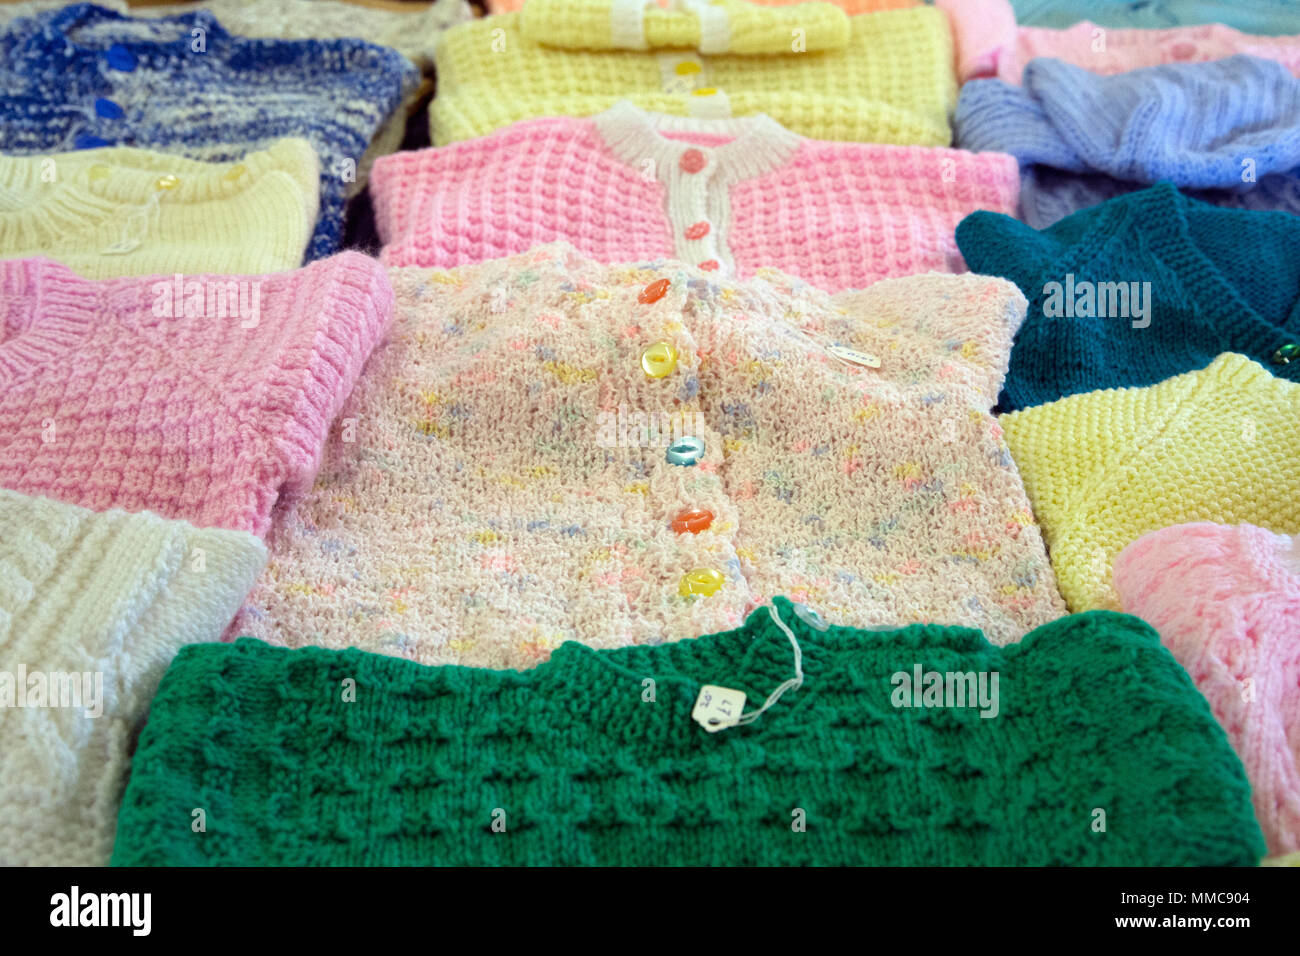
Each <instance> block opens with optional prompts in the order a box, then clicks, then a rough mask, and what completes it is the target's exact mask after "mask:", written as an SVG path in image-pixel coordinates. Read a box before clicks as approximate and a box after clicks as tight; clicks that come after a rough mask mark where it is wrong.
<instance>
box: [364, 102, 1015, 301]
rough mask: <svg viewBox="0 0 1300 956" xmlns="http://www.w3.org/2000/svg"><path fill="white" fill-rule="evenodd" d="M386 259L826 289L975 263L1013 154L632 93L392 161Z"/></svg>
mask: <svg viewBox="0 0 1300 956" xmlns="http://www.w3.org/2000/svg"><path fill="white" fill-rule="evenodd" d="M370 189H371V195H372V196H373V197H374V204H375V216H376V222H377V225H378V229H379V235H380V237H381V238H382V239H383V241H384V243H385V248H384V251H383V260H384V261H385V262H386V263H387V264H389V265H392V266H424V267H452V266H458V265H465V264H470V263H474V262H481V261H485V260H487V259H493V258H500V257H503V256H508V255H515V254H518V253H520V252H524V251H526V250H528V249H529V248H531V247H533V246H534V245H538V244H541V243H546V242H553V241H556V240H564V241H567V242H570V243H572V244H573V246H574V247H575V248H577V249H578V250H579V251H580V252H582V253H583V254H585V255H588V256H590V257H592V258H594V259H596V260H597V261H600V262H608V263H614V262H630V261H639V260H645V259H655V258H678V259H681V260H683V261H685V262H687V263H690V264H691V265H696V266H699V267H700V268H703V269H705V270H706V271H707V270H711V271H715V272H718V273H719V274H720V275H731V276H735V277H736V278H741V279H744V278H748V277H750V276H751V275H753V273H754V272H755V270H756V269H759V268H763V267H772V268H777V269H780V270H782V271H784V272H787V273H789V274H791V275H796V276H798V277H800V278H801V279H804V280H805V281H807V282H809V283H812V284H813V285H815V286H817V287H819V288H821V289H824V290H826V291H828V292H839V291H843V290H845V289H851V288H861V287H863V286H866V285H869V284H870V283H872V282H875V281H877V280H880V279H886V278H896V277H900V276H905V275H913V274H917V273H921V272H930V271H939V272H961V271H964V268H965V266H964V263H963V261H962V258H961V255H960V253H959V252H958V251H957V245H956V241H955V239H954V230H955V229H956V226H957V223H959V222H960V221H961V220H962V219H963V218H964V217H966V216H967V215H969V214H970V213H972V212H974V211H975V210H977V209H991V210H995V211H997V212H1003V213H1006V214H1008V215H1013V214H1014V213H1015V209H1016V203H1017V200H1018V198H1019V176H1018V171H1017V166H1016V162H1015V160H1014V159H1013V158H1012V157H1010V156H1007V155H1004V154H1002V153H979V154H977V153H969V152H964V151H961V150H951V149H929V148H923V147H911V146H885V145H873V144H864V143H839V142H835V143H831V142H821V141H817V140H810V139H804V138H803V137H800V136H797V135H796V134H794V133H792V132H790V131H789V130H787V129H785V128H784V127H782V126H781V125H780V124H778V123H777V122H776V121H775V120H772V119H771V118H769V117H767V116H763V115H759V116H752V117H745V118H741V119H725V120H719V119H698V118H684V117H676V116H664V115H661V114H653V113H647V112H645V111H643V110H641V109H640V108H638V107H636V106H634V105H632V104H631V103H628V102H626V101H624V102H621V103H619V104H617V105H616V106H614V107H613V108H611V109H609V110H607V111H606V112H604V113H602V114H599V115H597V116H594V117H590V118H582V119H576V118H572V117H548V118H544V119H535V120H527V121H524V122H521V123H516V124H514V125H512V126H509V127H506V128H504V129H502V130H499V131H498V132H496V133H494V134H492V135H490V136H484V137H481V138H479V139H473V140H467V141H465V142H461V143H454V144H452V145H449V146H444V147H441V148H438V149H427V150H422V151H418V152H403V153H394V154H392V155H390V156H386V157H384V158H382V159H380V160H379V161H378V162H377V163H376V164H375V168H374V172H373V174H372V177H371V181H370Z"/></svg>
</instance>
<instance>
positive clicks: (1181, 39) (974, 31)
mask: <svg viewBox="0 0 1300 956" xmlns="http://www.w3.org/2000/svg"><path fill="white" fill-rule="evenodd" d="M935 5H936V6H938V7H941V8H942V9H943V10H945V11H946V12H947V13H948V15H949V16H950V17H951V18H952V30H953V39H954V42H955V43H956V46H957V62H958V71H957V72H958V76H959V77H960V79H961V80H962V82H965V81H967V80H971V79H974V78H976V77H982V76H996V77H997V78H998V79H1000V80H1005V81H1006V82H1007V83H1019V82H1020V79H1021V74H1022V73H1023V72H1024V70H1025V67H1026V66H1027V65H1028V64H1029V61H1030V60H1032V59H1033V58H1034V57H1040V56H1046V57H1054V58H1056V59H1059V60H1065V61H1067V62H1069V63H1073V64H1074V65H1075V66H1080V67H1083V68H1084V69H1085V70H1088V71H1090V72H1092V73H1102V74H1111V73H1123V72H1125V71H1127V70H1136V69H1139V68H1141V67H1144V66H1159V65H1160V64H1162V63H1205V62H1208V61H1210V60H1222V59H1224V58H1225V57H1229V56H1233V55H1234V54H1237V53H1247V54H1250V55H1251V56H1258V57H1262V58H1264V59H1266V60H1276V61H1277V62H1278V63H1281V64H1282V65H1283V66H1284V67H1286V68H1287V70H1288V71H1290V72H1291V73H1293V74H1295V75H1297V76H1300V36H1297V35H1295V34H1296V33H1297V32H1300V30H1291V31H1289V32H1290V33H1291V35H1288V36H1254V35H1251V34H1249V33H1241V32H1239V31H1237V30H1234V29H1232V28H1231V27H1227V26H1224V25H1223V24H1221V23H1207V24H1205V25H1203V26H1184V27H1172V28H1170V29H1167V30H1124V29H1110V28H1107V27H1102V26H1098V25H1097V24H1096V23H1092V22H1089V21H1088V20H1084V21H1082V22H1080V23H1075V24H1073V25H1072V26H1070V27H1069V28H1068V29H1064V30H1052V29H1047V28H1044V27H1028V26H1022V27H1017V26H1016V17H1015V13H1014V11H1013V10H1012V9H1011V4H1010V3H1009V2H1008V0H935Z"/></svg>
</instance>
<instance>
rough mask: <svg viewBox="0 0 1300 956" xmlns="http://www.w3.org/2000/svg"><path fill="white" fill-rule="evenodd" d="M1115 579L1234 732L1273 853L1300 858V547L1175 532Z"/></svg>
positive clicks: (1128, 557) (1253, 532) (1160, 536)
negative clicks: (1296, 855)
mask: <svg viewBox="0 0 1300 956" xmlns="http://www.w3.org/2000/svg"><path fill="white" fill-rule="evenodd" d="M1114 576H1115V588H1116V590H1117V591H1118V593H1119V597H1120V601H1121V602H1122V603H1123V605H1124V609H1125V610H1126V611H1128V612H1130V613H1132V614H1136V615H1138V616H1140V617H1141V618H1142V619H1143V620H1145V621H1146V622H1147V623H1149V624H1150V625H1151V626H1152V627H1154V628H1155V629H1156V630H1157V631H1158V632H1159V633H1160V639H1161V641H1162V642H1163V643H1164V645H1165V647H1167V648H1169V650H1170V651H1172V652H1173V655H1174V657H1176V658H1177V659H1178V663H1180V664H1182V665H1183V667H1184V668H1186V669H1187V673H1189V674H1190V675H1191V676H1192V679H1193V680H1194V681H1196V686H1197V687H1198V688H1200V691H1201V693H1203V694H1204V695H1205V697H1206V699H1207V700H1208V701H1209V702H1210V707H1211V708H1212V709H1213V711H1214V716H1215V717H1216V718H1218V721H1219V723H1220V724H1221V725H1222V726H1223V729H1224V730H1226V731H1227V732H1228V738H1229V740H1231V741H1232V746H1233V748H1234V749H1235V750H1236V751H1237V754H1238V756H1240V757H1241V760H1242V763H1243V764H1245V767H1246V775H1247V776H1248V777H1249V778H1250V786H1251V791H1252V794H1253V800H1254V804H1255V817H1256V819H1258V820H1259V824H1260V827H1261V829H1262V830H1263V831H1264V837H1265V839H1266V840H1267V841H1268V850H1269V853H1273V854H1281V853H1293V852H1295V851H1297V850H1300V641H1298V640H1297V637H1300V537H1291V536H1288V535H1280V534H1274V533H1272V532H1271V531H1267V530H1266V529H1264V528H1257V527H1255V526H1254V525H1248V524H1245V525H1237V526H1234V527H1228V526H1224V525H1216V524H1208V523H1195V524H1183V525H1175V526H1173V527H1170V528H1162V529H1161V530H1159V531H1154V532H1152V533H1151V534H1148V535H1144V536H1143V537H1141V538H1139V539H1138V540H1137V541H1135V542H1134V543H1133V544H1131V545H1129V546H1128V547H1127V548H1125V549H1124V550H1123V552H1121V553H1120V555H1119V557H1117V558H1116V559H1115V570H1114Z"/></svg>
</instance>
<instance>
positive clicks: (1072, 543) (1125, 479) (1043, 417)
mask: <svg viewBox="0 0 1300 956" xmlns="http://www.w3.org/2000/svg"><path fill="white" fill-rule="evenodd" d="M1001 422H1002V425H1003V427H1004V428H1005V429H1006V436H1007V443H1008V444H1009V445H1010V446H1011V452H1012V455H1013V456H1014V457H1015V460H1016V462H1017V464H1019V466H1020V470H1021V473H1022V474H1023V475H1024V479H1025V487H1026V488H1027V489H1028V491H1029V498H1030V500H1031V501H1032V502H1033V503H1034V514H1035V516H1036V517H1037V518H1038V521H1039V523H1040V524H1041V526H1042V529H1043V536H1044V537H1045V538H1046V539H1047V546H1048V551H1049V553H1050V554H1051V556H1052V565H1053V566H1054V567H1055V568H1056V576H1057V579H1058V581H1059V582H1060V585H1061V593H1062V594H1063V595H1065V600H1066V603H1067V604H1069V606H1070V609H1071V610H1072V611H1085V610H1089V609H1091V608H1099V607H1100V608H1111V609H1114V610H1118V609H1119V607H1120V604H1119V600H1118V597H1117V595H1116V594H1115V589H1114V585H1113V584H1112V581H1111V565H1112V563H1113V562H1114V560H1115V556H1116V555H1117V554H1119V552H1120V551H1121V550H1123V549H1124V548H1125V547H1127V546H1128V545H1129V544H1130V543H1132V542H1133V541H1135V540H1137V538H1139V537H1141V536H1142V535H1143V534H1146V533H1147V532H1149V531H1155V530H1156V529H1158V528H1163V527H1165V526H1167V525H1173V524H1181V523H1184V522H1189V521H1214V522H1219V523H1221V524H1236V523H1240V522H1245V523H1249V524H1255V525H1259V526H1261V527H1264V528H1267V529H1268V530H1270V531H1274V532H1277V533H1282V534H1296V533H1300V428H1297V427H1296V423H1297V422H1300V385H1296V384H1295V383H1293V382H1284V381H1282V380H1281V379H1278V378H1274V377H1273V376H1271V375H1270V374H1269V373H1268V372H1267V371H1266V370H1265V369H1264V368H1262V367H1261V366H1259V365H1257V364H1255V363H1254V362H1251V361H1249V360H1248V359H1246V358H1245V357H1244V356H1241V355H1232V354H1226V355H1222V356H1220V357H1219V358H1218V359H1216V360H1215V361H1214V362H1213V363H1212V364H1211V365H1210V366H1209V367H1207V368H1205V369H1203V370H1200V371H1197V372H1189V373H1187V374H1186V375H1179V376H1177V377H1175V378H1171V379H1169V380H1168V381H1165V382H1161V383H1160V384H1159V385H1154V386H1151V387H1148V388H1129V389H1115V390H1107V391H1098V392H1089V393H1086V394H1083V395H1072V396H1071V397H1069V398H1063V399H1061V400H1060V401H1059V402H1052V403H1051V404H1048V405H1040V406H1038V407H1037V408H1031V409H1028V410H1026V411H1022V412H1016V413H1014V414H1012V415H1004V416H1002V418H1001ZM1184 594H1186V592H1184Z"/></svg>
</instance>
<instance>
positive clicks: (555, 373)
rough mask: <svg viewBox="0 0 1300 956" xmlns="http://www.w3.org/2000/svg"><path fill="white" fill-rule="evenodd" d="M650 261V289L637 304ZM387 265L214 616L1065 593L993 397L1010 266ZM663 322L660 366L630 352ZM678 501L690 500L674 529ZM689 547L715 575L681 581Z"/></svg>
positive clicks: (305, 619) (501, 651)
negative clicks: (243, 582) (323, 410)
mask: <svg viewBox="0 0 1300 956" xmlns="http://www.w3.org/2000/svg"><path fill="white" fill-rule="evenodd" d="M661 277H662V278H668V279H670V280H671V283H672V286H671V288H670V291H669V293H668V294H667V295H666V296H665V297H664V298H663V299H661V300H659V301H658V302H656V303H654V304H652V305H646V304H642V303H640V302H638V301H637V298H638V294H639V293H640V292H641V290H642V289H643V288H644V287H645V286H646V285H647V284H648V283H650V282H652V281H655V280H658V279H660V278H661ZM392 279H393V282H394V286H395V289H396V292H397V296H398V317H397V319H396V320H395V322H394V327H393V331H392V334H391V335H390V337H389V338H388V340H387V341H386V343H385V344H384V345H382V346H381V347H380V348H379V349H377V350H376V352H375V355H374V356H373V357H372V359H371V362H370V364H369V366H368V367H367V373H366V375H365V376H364V378H363V379H362V380H361V381H360V382H359V383H358V385H357V388H356V391H354V392H353V394H352V396H351V398H350V399H349V400H348V403H347V405H346V406H345V407H344V408H343V410H342V411H341V412H340V414H339V421H338V423H337V424H336V427H335V429H334V431H333V433H332V434H331V437H330V440H329V442H328V444H327V449H326V452H325V458H324V461H323V463H322V467H321V472H320V477H319V479H318V481H317V484H316V487H315V489H314V490H313V492H312V494H311V495H310V497H309V498H308V499H307V500H306V501H304V502H302V504H301V505H300V506H299V507H298V508H297V509H295V511H294V513H293V514H292V515H289V516H287V517H286V521H285V524H284V527H283V530H282V533H281V534H278V535H277V536H276V537H275V539H274V543H273V547H272V554H273V559H272V562H271V564H270V566H269V567H268V569H267V573H266V575H265V577H264V578H263V580H262V581H261V582H260V583H259V585H258V587H257V589H256V590H255V591H254V592H253V594H252V595H251V596H250V598H249V607H248V608H247V609H246V610H245V612H244V613H243V614H241V617H240V619H239V621H238V622H237V627H236V630H237V631H238V633H241V634H248V635H252V636H254V637H259V638H263V639H266V640H270V641H273V642H275V643H281V644H288V645H293V646H298V645H303V644H314V645H319V646H325V647H336V648H337V647H347V646H357V647H361V648H364V649H366V650H370V651H379V652H382V653H386V654H395V655H404V656H407V657H411V658H413V659H415V660H418V661H420V662H422V663H439V664H443V663H456V664H471V665H475V666H490V667H517V668H525V667H530V666H533V665H534V664H536V663H538V662H539V661H541V660H544V659H545V658H546V657H547V656H548V655H549V654H550V652H551V651H552V650H554V649H555V648H556V647H558V646H559V644H560V643H562V642H563V641H565V640H571V639H572V640H577V641H581V642H583V643H584V644H588V645H592V646H599V647H609V646H621V645H624V644H631V643H647V642H649V643H655V642H659V641H663V640H677V639H680V638H685V637H693V636H695V635H698V634H701V633H708V632H711V631H716V630H721V629H723V628H726V627H734V626H735V625H736V624H738V623H739V621H740V619H741V617H742V615H743V614H744V613H745V612H746V611H747V610H748V609H749V608H750V607H752V606H754V605H755V604H757V603H761V602H762V601H764V600H766V599H767V598H768V597H770V596H771V595H773V594H789V595H792V596H793V597H795V598H796V599H797V600H807V601H809V602H811V603H813V604H815V605H816V606H817V607H818V608H819V609H820V610H822V611H823V612H824V613H827V614H834V615H836V616H837V617H838V618H839V619H841V620H845V621H847V622H850V623H853V624H857V625H863V626H866V625H899V624H906V623H911V622H912V621H918V620H921V621H943V622H950V623H958V624H968V625H971V626H979V627H981V628H983V629H985V630H986V631H987V632H988V634H989V636H990V638H991V639H992V640H994V641H995V642H997V643H1005V642H1007V641H1011V640H1016V639H1019V638H1020V637H1021V636H1022V635H1023V634H1025V633H1026V632H1027V631H1029V630H1031V629H1032V628H1033V627H1035V626H1036V625H1038V624H1041V623H1044V622H1046V621H1049V620H1052V619H1053V618H1055V617H1057V616H1059V615H1060V614H1061V613H1063V611H1064V608H1063V605H1062V604H1061V601H1060V597H1059V595H1058V594H1057V593H1056V590H1055V586H1054V582H1053V579H1052V575H1051V571H1050V567H1049V565H1048V562H1047V560H1046V555H1045V552H1044V550H1043V543H1042V540H1041V539H1040V537H1039V533H1038V529H1037V527H1036V526H1035V525H1034V523H1033V519H1032V516H1031V513H1030V510H1029V504H1028V501H1027V499H1026V498H1025V494H1024V489H1023V487H1022V486H1021V483H1020V479H1019V477H1018V476H1017V474H1016V470H1015V466H1014V465H1013V463H1012V461H1011V458H1010V454H1009V453H1008V451H1007V448H1006V446H1005V445H1004V443H1003V441H1002V437H1001V431H1000V429H999V427H998V425H997V423H996V421H995V420H994V419H993V417H992V415H991V414H990V413H989V408H990V406H991V403H992V400H993V396H994V395H995V394H996V392H997V388H998V383H999V382H1000V380H1001V377H1002V370H1003V368H1004V367H1005V364H1004V363H1005V362H1006V355H1007V350H1008V349H1009V347H1010V339H1011V335H1012V333H1013V331H1014V329H1015V325H1016V323H1017V322H1018V321H1019V319H1020V315H1021V310H1022V309H1023V307H1024V301H1023V299H1022V298H1021V297H1020V296H1019V295H1018V294H1017V293H1016V291H1015V289H1014V288H1013V287H1012V286H1010V285H1009V284H1007V283H1005V282H1002V281H1000V280H996V279H987V278H983V277H976V276H969V275H967V276H942V275H928V276H916V277H912V278H908V279H897V280H887V281H885V282H881V283H877V284H876V285H874V286H872V287H871V288H870V289H868V290H867V291H866V292H861V293H854V294H845V295H844V296H843V297H837V298H836V299H834V300H832V299H830V298H828V297H827V296H825V295H824V294H823V293H820V292H817V291H816V290H814V289H812V288H810V287H809V286H807V285H806V284H804V283H802V282H799V281H797V280H793V279H790V278H788V277H786V276H783V275H780V274H774V273H770V272H769V273H767V274H765V276H763V277H761V278H758V279H755V280H753V281H752V282H751V283H748V284H742V283H733V282H723V281H715V279H714V277H712V275H711V274H710V273H705V272H701V271H699V270H694V269H689V268H686V267H684V266H682V265H681V264H680V263H676V262H672V261H665V262H658V263H650V264H647V265H645V266H640V267H636V266H600V265H597V264H596V263H593V262H591V261H590V260H587V259H584V258H582V257H579V256H578V255H577V254H576V253H574V252H573V250H572V249H571V248H570V247H568V246H565V245H563V244H555V245H551V246H543V247H539V248H538V249H536V250H534V251H532V252H530V253H526V254H523V255H520V256H516V257H513V258H510V259H504V260H494V261H492V262H489V263H484V264H481V265H478V266H464V267H461V268H459V269H456V270H452V271H450V272H436V271H429V270H415V269H394V270H393V271H392ZM660 341H663V342H668V343H671V344H672V345H673V347H674V348H675V349H676V351H677V362H676V368H675V370H674V371H673V372H672V373H671V374H670V375H667V376H666V377H663V378H657V379H656V378H649V377H647V376H646V374H645V372H644V371H643V370H642V366H641V355H642V351H643V350H644V349H646V347H647V346H650V345H651V344H653V343H655V342H660ZM831 343H838V344H841V345H846V346H849V347H851V348H856V349H859V350H861V351H863V352H868V353H871V354H874V355H876V356H878V357H880V359H881V362H882V368H881V369H879V370H873V369H868V368H863V367H860V366H855V365H849V364H848V363H845V362H842V361H840V360H838V359H835V358H833V357H832V356H831V355H829V354H828V353H827V352H826V351H825V349H824V348H823V344H831ZM638 414H639V415H642V416H645V419H644V421H643V424H644V426H645V429H646V430H645V431H644V432H642V431H641V430H640V429H639V426H638V421H637V419H636V416H637V415H638ZM670 433H673V434H670ZM682 434H686V435H694V436H696V437H699V438H702V439H703V440H704V442H705V445H706V453H705V456H704V459H703V461H701V462H700V463H699V464H697V465H695V466H693V467H691V466H678V465H672V464H669V463H668V462H667V461H666V460H665V447H666V446H667V445H668V443H669V441H670V440H671V437H675V436H681V435H682ZM690 509H707V510H708V511H710V512H712V513H713V515H714V521H713V523H712V525H711V527H710V528H709V529H708V530H706V531H703V532H701V533H700V534H690V533H683V534H676V533H674V532H673V530H672V528H671V525H672V522H673V520H674V518H676V517H677V515H678V514H679V513H680V512H682V511H686V510H690ZM695 568H711V569H714V570H717V571H719V572H720V573H721V574H722V575H723V576H724V579H725V580H724V584H723V587H722V588H721V590H719V591H718V592H717V593H716V594H713V595H711V596H708V597H702V596H698V595H690V596H686V597H683V596H681V594H680V593H679V586H680V582H681V579H682V577H683V575H685V574H686V573H687V572H689V571H691V570H692V569H695Z"/></svg>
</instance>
